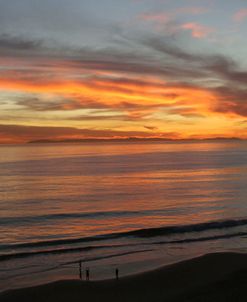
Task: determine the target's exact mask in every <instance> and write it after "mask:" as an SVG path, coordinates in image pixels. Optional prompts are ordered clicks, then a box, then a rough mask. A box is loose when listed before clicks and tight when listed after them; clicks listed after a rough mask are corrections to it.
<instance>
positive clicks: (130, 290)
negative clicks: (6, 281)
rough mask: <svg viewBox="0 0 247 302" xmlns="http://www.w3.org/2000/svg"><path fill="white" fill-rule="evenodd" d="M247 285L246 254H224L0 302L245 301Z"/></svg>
mask: <svg viewBox="0 0 247 302" xmlns="http://www.w3.org/2000/svg"><path fill="white" fill-rule="evenodd" d="M246 281H247V254H242V253H227V252H225V253H214V254H206V255H204V256H200V257H196V258H193V259H190V260H185V261H182V262H178V263H175V264H171V265H167V266H163V267H160V268H158V269H155V270H153V271H148V272H144V273H140V274H136V275H131V276H127V277H122V278H121V272H120V279H119V280H114V279H111V280H103V281H89V282H87V281H80V280H66V281H56V282H53V283H48V284H44V285H40V286H34V287H29V288H21V289H14V290H8V291H4V292H1V293H0V300H1V302H12V301H13V302H14V301H20V300H21V301H22V300H23V301H25V302H28V301H37V302H39V301H40V302H43V301H47V302H56V301H81V300H82V299H87V300H90V302H94V301H99V300H101V301H103V302H104V301H107V302H113V301H114V302H115V301H116V302H117V301H119V302H121V301H128V302H131V301H133V302H136V301H149V302H152V301H156V302H158V301H163V302H164V301H221V299H222V301H225V300H224V299H225V298H226V297H228V300H227V301H246V299H245V297H246V296H247V293H245V287H246ZM229 297H230V298H229ZM231 297H232V300H231ZM201 298H202V300H200V299H201ZM229 299H230V300H229Z"/></svg>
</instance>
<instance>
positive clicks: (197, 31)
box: [181, 22, 213, 39]
mask: <svg viewBox="0 0 247 302" xmlns="http://www.w3.org/2000/svg"><path fill="white" fill-rule="evenodd" d="M181 28H182V29H183V30H190V31H191V35H192V37H194V38H197V39H201V38H204V37H206V36H208V35H209V34H210V33H211V32H212V31H213V29H212V28H210V27H207V26H203V25H201V24H198V23H194V22H191V23H184V24H182V25H181Z"/></svg>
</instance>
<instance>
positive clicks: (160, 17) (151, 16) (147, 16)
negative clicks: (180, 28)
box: [139, 13, 170, 24]
mask: <svg viewBox="0 0 247 302" xmlns="http://www.w3.org/2000/svg"><path fill="white" fill-rule="evenodd" d="M139 18H140V19H141V20H144V21H153V22H155V23H160V24H162V23H167V22H169V21H170V14H167V13H157V14H155V13H144V14H141V15H140V16H139Z"/></svg>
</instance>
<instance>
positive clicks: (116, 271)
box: [115, 268, 118, 280]
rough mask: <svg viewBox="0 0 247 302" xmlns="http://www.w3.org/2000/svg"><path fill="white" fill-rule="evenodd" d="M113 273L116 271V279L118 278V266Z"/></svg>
mask: <svg viewBox="0 0 247 302" xmlns="http://www.w3.org/2000/svg"><path fill="white" fill-rule="evenodd" d="M115 273H116V280H118V268H116V270H115Z"/></svg>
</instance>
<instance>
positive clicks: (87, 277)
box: [86, 268, 89, 281]
mask: <svg viewBox="0 0 247 302" xmlns="http://www.w3.org/2000/svg"><path fill="white" fill-rule="evenodd" d="M86 280H87V281H89V268H87V269H86Z"/></svg>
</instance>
